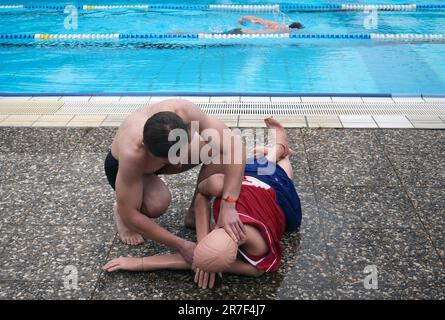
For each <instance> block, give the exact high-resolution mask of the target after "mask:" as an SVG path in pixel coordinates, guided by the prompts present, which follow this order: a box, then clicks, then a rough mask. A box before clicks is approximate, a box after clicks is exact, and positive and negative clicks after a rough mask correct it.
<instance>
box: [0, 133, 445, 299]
mask: <svg viewBox="0 0 445 320" xmlns="http://www.w3.org/2000/svg"><path fill="white" fill-rule="evenodd" d="M115 131H116V129H115V128H95V129H80V128H70V129H66V128H60V129H46V128H40V129H39V128H7V127H4V128H0V181H1V183H0V260H1V261H2V263H1V264H0V299H354V298H358V299H401V298H410V299H426V298H428V299H443V298H445V263H444V261H445V249H444V248H445V242H444V241H445V238H444V234H445V222H444V221H445V184H444V181H445V171H444V161H443V159H445V131H437V130H382V129H378V130H373V129H289V130H288V133H289V136H290V142H291V144H292V148H293V149H294V150H295V151H296V152H297V154H296V156H295V157H294V158H293V160H292V161H293V166H294V169H295V179H294V180H295V184H296V186H297V191H298V192H299V194H300V197H301V202H302V207H303V221H302V226H301V230H300V232H299V233H294V234H286V235H285V237H284V238H283V245H284V248H285V249H284V256H283V266H282V268H281V269H280V270H279V271H278V272H276V273H273V274H266V275H264V276H263V277H260V278H255V279H249V278H246V277H239V276H232V275H225V276H224V278H223V280H222V281H221V282H219V283H218V284H217V286H216V288H214V289H212V290H209V289H207V290H200V289H198V288H197V287H196V285H195V284H194V283H193V274H192V273H191V272H189V271H178V272H176V271H159V272H147V273H143V272H133V273H131V272H116V273H112V274H106V273H104V272H103V271H102V270H101V266H102V265H103V264H104V263H105V262H107V261H108V260H109V259H112V258H115V257H119V256H142V255H153V254H159V253H163V252H169V251H170V250H169V249H168V248H165V247H163V246H160V245H158V244H155V243H153V242H152V241H146V243H145V244H144V245H141V246H137V247H130V246H125V245H123V244H122V243H120V241H119V239H118V237H117V236H116V233H115V230H114V228H113V222H112V206H113V202H114V195H113V191H112V189H111V188H110V187H109V186H108V184H107V181H106V178H105V175H104V172H103V160H104V158H105V156H106V152H107V150H108V148H109V146H110V144H111V141H112V138H113V135H114V132H115ZM197 172H198V169H194V170H191V171H189V172H186V173H183V174H180V175H176V176H164V177H163V178H164V179H165V181H166V182H167V184H168V186H169V187H170V189H171V191H172V196H173V199H172V203H171V205H170V208H169V210H168V212H167V213H166V214H164V215H163V216H162V217H161V218H159V219H158V220H159V223H160V224H161V225H162V226H164V227H165V228H167V229H169V230H170V231H172V232H174V233H176V234H178V235H180V236H182V237H185V238H187V239H195V234H194V232H193V231H191V230H189V229H186V228H185V227H184V226H183V210H184V209H186V208H187V207H188V205H189V202H190V200H191V196H192V194H193V188H194V183H195V179H196V175H197ZM369 265H375V266H376V268H377V271H378V288H377V289H366V288H365V287H364V284H363V280H364V278H365V277H366V275H367V274H366V273H364V269H365V267H366V266H369ZM71 266H72V267H75V268H76V269H77V271H78V288H77V289H66V288H65V286H64V272H65V271H66V269H65V268H67V267H68V268H70V267H71Z"/></svg>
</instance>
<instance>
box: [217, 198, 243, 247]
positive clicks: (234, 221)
mask: <svg viewBox="0 0 445 320" xmlns="http://www.w3.org/2000/svg"><path fill="white" fill-rule="evenodd" d="M217 225H218V227H221V228H224V230H226V232H227V233H228V234H229V236H230V237H231V238H232V239H233V241H235V242H236V243H240V242H244V240H245V238H246V228H245V227H244V224H243V223H242V222H241V220H240V219H239V215H238V212H237V211H236V209H235V204H232V203H227V202H224V201H223V202H222V205H221V210H220V212H219V218H218V223H217Z"/></svg>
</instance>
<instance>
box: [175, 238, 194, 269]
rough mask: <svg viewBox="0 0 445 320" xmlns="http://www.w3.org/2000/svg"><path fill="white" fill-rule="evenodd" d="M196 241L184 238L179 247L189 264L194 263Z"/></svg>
mask: <svg viewBox="0 0 445 320" xmlns="http://www.w3.org/2000/svg"><path fill="white" fill-rule="evenodd" d="M195 248H196V243H194V242H191V241H187V240H184V241H183V242H182V243H181V245H180V246H179V247H178V248H177V249H178V251H179V253H180V254H181V256H182V257H183V258H184V259H185V261H186V262H187V263H188V264H189V265H192V264H193V253H194V252H195Z"/></svg>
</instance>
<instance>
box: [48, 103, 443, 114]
mask: <svg viewBox="0 0 445 320" xmlns="http://www.w3.org/2000/svg"><path fill="white" fill-rule="evenodd" d="M145 105H146V104H144V103H128V102H127V103H126V102H94V103H93V102H65V103H64V104H63V106H61V107H60V109H58V110H57V112H56V114H121V115H125V114H129V113H131V112H133V111H135V110H136V109H139V108H142V107H143V106H145ZM196 105H197V106H198V107H200V108H201V109H202V110H203V111H205V112H206V113H208V114H211V115H221V116H237V115H277V116H305V115H310V116H336V115H404V116H430V115H432V116H445V103H444V102H413V101H407V102H332V101H313V102H312V101H311V102H197V103H196Z"/></svg>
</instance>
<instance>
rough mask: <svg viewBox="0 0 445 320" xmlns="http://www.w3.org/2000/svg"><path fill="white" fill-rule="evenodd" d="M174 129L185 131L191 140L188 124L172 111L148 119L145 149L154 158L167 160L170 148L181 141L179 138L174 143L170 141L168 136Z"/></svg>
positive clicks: (156, 114)
mask: <svg viewBox="0 0 445 320" xmlns="http://www.w3.org/2000/svg"><path fill="white" fill-rule="evenodd" d="M174 129H182V130H185V132H186V133H187V138H188V139H189V132H188V127H187V124H185V123H184V121H183V120H182V118H181V117H180V116H178V115H177V114H176V113H174V112H170V111H164V112H158V113H155V114H154V115H153V116H151V117H150V118H148V120H147V122H145V125H144V144H145V147H146V148H147V149H148V150H149V151H150V152H151V153H152V154H153V155H154V156H156V157H159V158H167V157H168V151H169V150H170V148H171V147H172V146H173V145H174V144H176V143H177V142H178V141H179V137H176V139H175V140H173V141H168V135H169V133H170V131H172V130H174Z"/></svg>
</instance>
